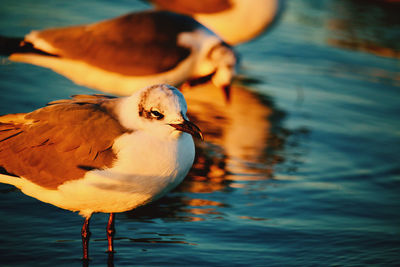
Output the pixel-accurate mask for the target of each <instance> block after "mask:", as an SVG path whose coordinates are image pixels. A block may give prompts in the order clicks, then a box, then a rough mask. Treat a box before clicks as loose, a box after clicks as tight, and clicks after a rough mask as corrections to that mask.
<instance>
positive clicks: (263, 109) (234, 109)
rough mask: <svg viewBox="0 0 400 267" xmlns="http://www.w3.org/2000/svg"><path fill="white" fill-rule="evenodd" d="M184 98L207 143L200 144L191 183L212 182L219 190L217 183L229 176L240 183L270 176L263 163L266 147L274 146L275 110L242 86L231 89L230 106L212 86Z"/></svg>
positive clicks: (200, 187) (194, 91) (202, 88)
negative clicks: (249, 179)
mask: <svg viewBox="0 0 400 267" xmlns="http://www.w3.org/2000/svg"><path fill="white" fill-rule="evenodd" d="M184 95H185V98H186V101H187V102H188V107H189V112H188V113H189V117H190V118H191V120H193V121H194V122H195V123H196V124H197V125H198V126H199V127H200V129H201V130H202V131H203V134H204V137H205V142H197V146H196V149H197V159H196V161H195V164H194V168H193V171H192V172H191V173H190V178H191V180H193V181H199V182H201V181H203V180H213V181H214V182H215V184H212V183H211V184H210V186H211V187H214V189H215V190H220V188H219V186H218V184H221V183H222V182H223V181H224V180H225V176H226V175H230V176H231V175H232V174H233V175H237V176H239V177H241V178H239V179H240V180H246V179H247V178H248V177H251V176H254V175H258V176H260V175H261V176H263V177H264V178H265V176H266V175H267V176H270V174H271V173H270V170H269V168H268V167H269V166H268V164H266V162H264V160H265V153H266V150H267V147H268V146H269V145H271V144H272V143H273V142H271V141H272V140H273V138H272V136H271V128H272V125H271V120H270V118H271V116H272V114H273V113H274V112H275V111H274V110H273V109H272V106H271V105H268V104H266V103H265V102H263V101H262V100H261V98H260V97H258V96H257V95H256V94H255V93H253V92H251V91H250V90H249V89H247V88H245V87H243V86H239V85H235V86H233V87H232V99H231V101H230V102H229V103H226V101H225V100H224V97H223V94H222V92H220V90H218V89H216V88H215V87H214V86H212V85H211V84H206V85H202V86H197V87H195V88H192V89H191V90H188V91H184ZM193 187H196V188H197V189H193V190H194V191H204V190H207V189H206V188H204V185H198V183H197V184H196V183H194V184H193ZM215 187H216V188H215ZM211 190H212V189H211Z"/></svg>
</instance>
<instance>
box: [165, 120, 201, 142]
mask: <svg viewBox="0 0 400 267" xmlns="http://www.w3.org/2000/svg"><path fill="white" fill-rule="evenodd" d="M170 125H171V126H172V127H174V128H175V129H177V130H179V131H182V132H186V133H188V134H191V135H192V136H193V137H197V138H199V139H201V140H204V138H203V134H202V133H201V130H200V129H199V127H197V125H196V124H194V123H193V122H190V121H187V120H184V121H183V123H179V124H170Z"/></svg>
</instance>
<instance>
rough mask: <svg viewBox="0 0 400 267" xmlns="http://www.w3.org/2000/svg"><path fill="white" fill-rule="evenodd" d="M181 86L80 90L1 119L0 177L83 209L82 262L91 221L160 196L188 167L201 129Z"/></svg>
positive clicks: (66, 206)
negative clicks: (116, 92) (111, 93)
mask: <svg viewBox="0 0 400 267" xmlns="http://www.w3.org/2000/svg"><path fill="white" fill-rule="evenodd" d="M186 111H187V106H186V101H185V99H184V97H183V95H182V94H181V92H179V91H178V90H177V89H176V88H174V87H172V86H168V85H154V86H151V87H147V88H144V89H142V90H140V91H138V92H136V93H135V94H133V95H132V96H129V97H122V98H114V97H107V96H104V95H77V96H75V97H73V98H72V99H69V100H59V101H54V102H51V103H49V105H48V106H46V107H43V108H40V109H38V110H35V111H33V112H30V113H20V114H9V115H4V116H1V117H0V182H2V183H7V184H10V185H14V186H15V187H17V188H19V189H20V190H21V191H22V192H23V193H25V194H26V195H29V196H32V197H34V198H36V199H38V200H40V201H43V202H46V203H50V204H53V205H55V206H57V207H60V208H63V209H67V210H71V211H78V212H79V213H80V214H81V215H82V216H84V217H85V222H84V224H83V227H82V242H83V259H85V260H87V259H88V242H89V235H90V233H89V219H90V217H91V215H92V214H93V213H96V212H104V213H110V218H109V222H108V226H107V239H108V251H109V252H113V251H114V249H113V235H114V213H116V212H124V211H128V210H132V209H134V208H136V207H138V206H140V205H144V204H146V203H149V202H151V201H153V200H156V199H158V198H160V197H161V196H163V195H164V194H165V193H167V192H168V191H169V190H171V189H173V188H174V187H176V186H177V185H178V184H179V183H180V182H181V181H182V180H183V179H184V177H185V176H186V174H187V173H188V171H189V169H190V168H191V166H192V164H193V160H194V156H195V149H194V143H193V138H192V136H193V137H198V138H202V134H201V131H200V129H199V128H198V127H197V126H196V125H195V124H193V123H192V122H190V121H189V120H188V118H187V116H186Z"/></svg>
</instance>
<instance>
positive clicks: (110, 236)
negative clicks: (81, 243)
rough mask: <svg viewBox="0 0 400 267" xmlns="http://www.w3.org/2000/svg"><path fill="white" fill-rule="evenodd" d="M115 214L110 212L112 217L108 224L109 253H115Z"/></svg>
mask: <svg viewBox="0 0 400 267" xmlns="http://www.w3.org/2000/svg"><path fill="white" fill-rule="evenodd" d="M114 224H115V214H114V213H110V217H109V218H108V224H107V240H108V249H107V252H109V253H114V252H115V251H114V245H113V241H114V235H115V227H114Z"/></svg>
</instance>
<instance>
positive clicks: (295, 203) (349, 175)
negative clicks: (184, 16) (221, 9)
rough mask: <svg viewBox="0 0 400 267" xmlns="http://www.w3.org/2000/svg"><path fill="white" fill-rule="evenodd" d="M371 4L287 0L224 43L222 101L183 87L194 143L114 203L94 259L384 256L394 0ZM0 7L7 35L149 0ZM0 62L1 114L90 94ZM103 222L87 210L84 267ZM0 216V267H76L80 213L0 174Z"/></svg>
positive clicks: (230, 261)
mask: <svg viewBox="0 0 400 267" xmlns="http://www.w3.org/2000/svg"><path fill="white" fill-rule="evenodd" d="M382 2H383V1H372V0H371V1H356V0H347V1H339V0H336V1H335V0H322V1H321V0H296V1H294V0H292V1H290V0H289V1H286V8H285V10H284V13H283V15H282V16H281V18H280V20H279V21H278V22H277V24H276V25H275V27H274V28H272V29H270V30H269V31H268V32H267V33H266V34H265V35H263V36H262V37H260V38H258V39H256V40H254V41H252V42H249V43H246V44H242V45H240V46H238V47H237V50H238V52H239V53H240V54H241V56H242V64H241V68H240V70H239V76H238V78H237V80H236V81H235V85H234V92H233V93H234V94H233V101H232V102H233V103H232V105H231V106H230V107H226V106H224V105H222V104H221V103H220V102H219V101H218V99H217V100H215V101H213V100H211V99H210V98H211V97H209V99H206V100H204V101H202V100H199V99H198V98H197V97H196V93H195V92H196V91H199V92H207V90H209V91H210V90H211V91H212V89H210V88H207V87H205V88H197V89H194V90H193V92H188V93H187V94H185V96H186V98H187V99H188V104H189V110H190V111H191V112H192V114H191V115H192V117H193V119H194V120H196V122H197V123H198V124H199V125H200V127H201V128H202V130H203V131H204V132H205V138H206V142H204V143H199V144H198V145H197V154H198V160H197V162H196V164H195V165H194V168H193V170H192V171H191V172H190V174H189V176H188V177H187V178H186V179H185V181H184V182H183V184H182V185H181V186H180V187H179V188H177V189H176V190H174V191H173V192H171V193H170V194H168V195H167V196H166V197H165V198H163V199H161V200H160V201H158V202H157V203H154V204H152V205H150V206H147V207H145V208H141V209H138V210H136V211H131V212H126V213H122V214H117V217H116V218H117V220H116V228H117V234H116V241H115V246H116V250H117V253H116V254H115V258H114V261H113V262H111V261H110V262H108V264H109V266H111V265H112V263H113V264H114V265H115V266H132V265H140V266H148V265H155V266H176V265H189V266H190V265H192V266H199V265H210V266H235V265H251V266H332V265H334V266H365V265H369V266H371V265H372V266H398V265H399V262H400V212H399V211H400V196H399V193H400V192H399V188H400V164H399V157H398V153H399V152H400V138H399V137H400V125H399V114H400V105H399V100H400V98H399V97H400V92H399V90H400V64H399V57H400V52H399V51H400V49H399V48H400V45H399V42H398V41H399V40H400V39H399V34H400V17H399V16H398V14H399V11H400V7H399V4H384V3H382ZM0 5H1V6H0V34H2V35H12V36H21V35H23V34H26V33H28V32H29V31H30V30H31V29H42V28H47V27H53V26H66V25H71V24H79V23H89V22H94V21H98V20H101V19H106V18H111V17H115V16H117V15H120V14H124V13H126V12H128V11H133V10H142V9H144V8H147V7H148V6H147V5H146V4H145V3H144V2H141V1H123V0H121V1H93V0H92V1H84V2H82V1H80V2H79V3H78V2H71V1H61V0H59V1H42V0H40V1H27V0H20V1H9V0H3V1H2V2H1V4H0ZM1 63H2V64H1V65H0V90H1V100H0V114H6V113H16V112H29V111H31V110H33V109H36V108H39V107H41V106H43V105H44V104H45V103H46V102H49V101H51V100H55V99H59V98H66V97H68V96H70V95H72V94H77V93H94V92H96V91H93V90H91V89H88V88H85V87H81V86H77V85H75V84H74V83H72V82H71V81H69V80H67V79H66V78H64V77H62V76H60V75H58V74H56V73H53V72H52V71H50V70H47V69H44V68H40V67H36V66H31V65H27V64H22V63H13V62H10V61H8V60H7V59H6V58H1ZM191 94H193V95H191ZM204 94H206V93H204ZM210 94H211V92H210ZM106 222H107V215H105V214H96V215H94V216H93V219H92V221H91V231H92V240H91V243H90V257H91V261H90V266H106V265H107V254H106V253H105V250H106V239H105V226H106ZM0 223H1V227H0V255H1V260H0V266H80V265H81V261H80V257H81V240H80V228H81V225H82V223H83V219H82V218H81V217H80V216H79V215H77V214H74V213H72V212H69V211H65V210H61V209H59V208H56V207H54V206H51V205H48V204H44V203H41V202H39V201H37V200H35V199H33V198H30V197H27V196H25V195H24V194H22V193H21V192H20V191H18V190H16V189H14V188H13V187H11V186H8V185H3V184H1V185H0Z"/></svg>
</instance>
